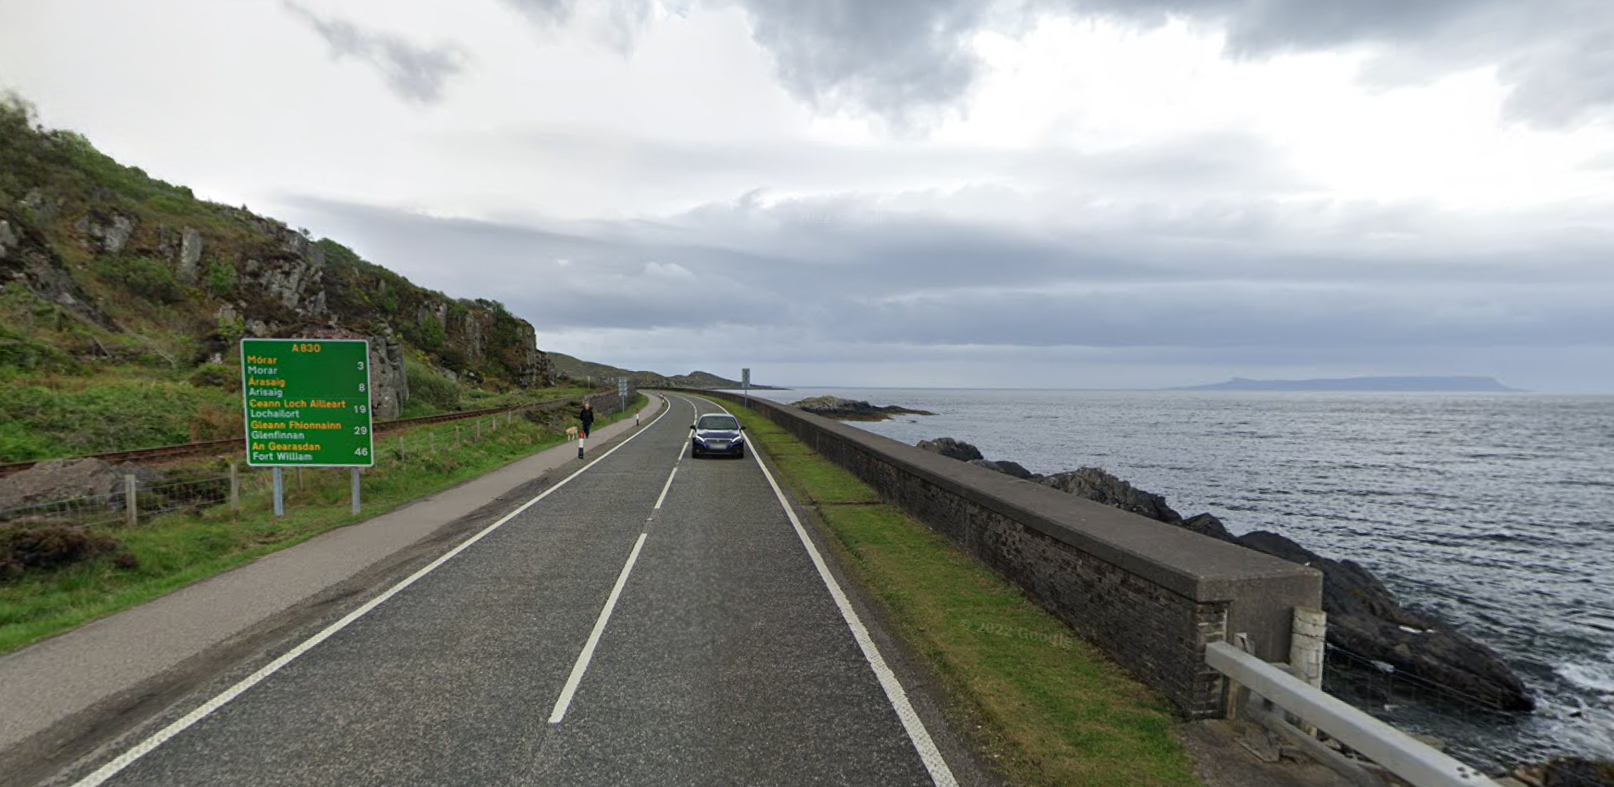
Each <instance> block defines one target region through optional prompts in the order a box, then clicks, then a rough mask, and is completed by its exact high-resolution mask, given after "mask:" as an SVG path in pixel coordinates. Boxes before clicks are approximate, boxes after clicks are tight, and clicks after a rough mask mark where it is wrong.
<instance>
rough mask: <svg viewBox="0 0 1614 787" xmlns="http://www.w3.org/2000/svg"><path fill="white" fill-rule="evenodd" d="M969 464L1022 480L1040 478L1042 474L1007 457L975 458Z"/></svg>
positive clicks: (1038, 479)
mask: <svg viewBox="0 0 1614 787" xmlns="http://www.w3.org/2000/svg"><path fill="white" fill-rule="evenodd" d="M970 464H972V465H975V466H977V467H984V468H986V469H988V470H993V471H996V472H999V473H1002V474H1004V475H1011V476H1014V477H1015V478H1018V479H1020V480H1022V481H1040V480H1042V476H1040V475H1037V474H1036V473H1033V472H1031V471H1030V470H1027V469H1025V468H1024V467H1021V466H1020V465H1019V463H1017V462H1010V461H1009V460H1007V459H998V460H995V461H994V460H991V459H976V460H974V461H972V462H970Z"/></svg>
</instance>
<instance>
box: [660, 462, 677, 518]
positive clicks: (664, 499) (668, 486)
mask: <svg viewBox="0 0 1614 787" xmlns="http://www.w3.org/2000/svg"><path fill="white" fill-rule="evenodd" d="M677 477H678V468H676V467H674V468H673V469H672V472H671V473H669V474H668V475H667V484H666V485H665V486H663V487H662V488H661V496H660V497H658V498H656V510H657V511H660V510H661V504H662V503H665V502H667V490H669V489H672V482H673V479H674V478H677Z"/></svg>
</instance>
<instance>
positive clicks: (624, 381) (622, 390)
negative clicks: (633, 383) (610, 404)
mask: <svg viewBox="0 0 1614 787" xmlns="http://www.w3.org/2000/svg"><path fill="white" fill-rule="evenodd" d="M616 395H617V398H618V399H621V400H622V409H623V410H624V411H626V410H627V409H628V378H626V377H618V378H616Z"/></svg>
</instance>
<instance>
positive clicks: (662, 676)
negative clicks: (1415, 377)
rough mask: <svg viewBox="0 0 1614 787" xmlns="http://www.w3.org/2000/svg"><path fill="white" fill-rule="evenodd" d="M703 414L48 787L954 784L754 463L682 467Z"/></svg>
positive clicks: (588, 472)
mask: <svg viewBox="0 0 1614 787" xmlns="http://www.w3.org/2000/svg"><path fill="white" fill-rule="evenodd" d="M719 409H720V407H719V406H718V405H716V404H713V403H711V402H707V401H704V400H699V399H692V398H688V397H683V396H680V395H671V396H669V407H668V408H666V409H665V410H663V412H662V413H661V414H660V415H658V416H657V419H656V420H655V421H654V422H652V423H651V424H649V425H647V426H646V427H645V428H644V429H643V430H641V431H639V432H637V433H636V434H634V435H633V437H631V438H630V439H628V440H627V441H625V442H622V443H619V444H617V445H616V446H615V447H614V448H612V449H610V450H609V452H606V451H600V452H599V453H600V455H599V456H590V457H589V458H588V461H587V463H586V464H585V465H580V469H579V471H578V472H577V473H575V474H573V475H570V476H568V477H566V478H565V480H563V481H561V482H559V483H557V484H556V485H554V486H551V487H550V488H549V489H547V490H546V491H545V492H544V493H543V494H541V495H539V496H538V497H536V498H534V499H533V500H531V501H529V502H528V503H527V504H525V505H524V506H523V507H521V508H519V509H517V510H516V511H515V512H512V513H511V514H510V515H508V516H506V517H504V518H501V519H500V520H498V521H497V522H495V523H494V524H493V525H492V526H490V527H489V528H488V529H487V530H484V531H482V532H481V533H480V534H479V535H478V536H476V537H473V538H472V539H471V540H469V541H467V542H464V543H462V544H461V546H459V547H458V548H456V549H455V551H453V552H450V553H448V554H446V555H445V556H444V557H442V558H439V559H438V560H437V561H435V562H433V563H431V564H429V565H428V566H426V567H425V568H423V569H421V570H420V571H418V572H416V573H415V574H413V575H411V576H410V577H408V578H407V579H404V580H403V581H402V582H401V583H399V584H398V585H397V586H395V587H394V588H392V589H390V590H388V591H387V592H385V593H382V594H381V595H379V596H377V597H376V598H375V599H372V600H371V601H370V602H368V603H367V604H365V605H364V606H362V607H359V608H358V609H356V610H354V611H353V612H351V613H349V614H348V615H347V616H346V617H344V618H342V619H341V620H339V621H337V622H335V623H333V624H331V626H329V627H327V628H325V629H324V630H322V631H321V632H320V633H319V634H318V635H316V636H315V637H313V638H310V639H309V640H306V641H302V642H301V643H288V648H289V649H288V650H287V651H286V652H285V653H284V654H283V655H281V656H280V658H279V659H277V660H276V661H274V662H271V663H269V664H267V665H266V666H264V667H263V668H262V669H260V670H258V671H257V672H256V673H254V674H253V675H252V676H249V677H247V678H246V679H244V680H241V681H239V682H237V683H235V684H234V685H232V686H229V687H228V689H227V690H226V691H224V692H222V693H220V694H218V695H216V696H213V697H212V698H211V699H207V700H206V701H205V702H201V701H200V699H201V698H199V699H198V702H196V703H192V705H196V706H198V707H196V708H195V709H194V710H191V711H190V712H189V713H188V714H187V715H185V716H183V717H180V718H175V719H172V721H171V722H170V721H169V720H167V719H165V720H164V723H165V724H166V726H165V727H162V728H161V729H158V725H157V724H150V725H147V727H146V728H145V729H142V730H140V731H139V733H138V734H136V735H130V736H127V737H126V739H125V740H123V741H120V742H119V743H118V744H117V745H115V746H111V747H108V748H107V749H106V750H105V751H103V752H102V753H101V754H100V755H98V756H97V757H96V758H94V761H93V762H90V763H88V764H86V765H85V766H83V767H81V768H79V769H77V770H76V771H75V772H74V773H72V774H71V777H70V779H69V780H66V781H64V782H63V783H67V784H84V785H92V784H109V785H218V784H286V785H326V784H328V785H401V784H477V785H481V784H555V785H706V784H780V785H785V784H856V785H864V784H868V785H876V784H877V785H928V784H952V783H955V777H954V775H953V771H952V770H951V769H950V767H949V763H948V762H946V761H945V760H944V758H943V757H942V755H941V754H939V753H938V751H937V746H936V744H935V743H933V737H932V736H933V734H935V733H937V732H942V733H943V734H944V735H948V736H950V733H947V732H946V731H940V730H937V729H935V727H936V726H937V725H936V724H935V722H934V721H932V723H931V725H930V727H929V728H927V726H926V725H925V724H924V723H923V722H921V721H920V718H919V716H918V715H917V714H915V713H914V712H913V710H912V708H911V707H910V701H909V697H908V692H909V691H910V690H911V689H906V688H905V687H904V686H903V685H901V684H900V683H899V682H898V680H897V678H896V677H895V676H894V675H893V673H892V672H891V671H890V670H889V669H888V668H887V667H886V664H885V661H884V658H885V657H884V655H882V653H881V651H880V650H879V648H877V647H876V645H875V643H876V642H877V641H879V640H881V639H882V637H879V636H876V637H873V638H871V637H870V636H869V634H868V633H867V631H866V630H865V628H864V627H865V625H866V624H867V623H871V622H872V621H866V620H862V619H860V618H859V617H858V616H857V614H856V613H855V612H853V606H852V605H850V604H848V603H847V602H846V599H845V598H844V596H843V595H842V591H841V589H840V587H839V585H838V584H837V583H836V582H835V580H834V579H833V576H832V573H831V572H829V571H828V570H827V569H826V568H825V566H824V564H823V562H822V558H821V557H820V556H819V555H818V554H817V552H816V549H815V548H814V547H813V546H812V542H811V539H810V538H808V537H807V534H806V532H805V531H804V530H803V529H802V525H801V523H799V522H797V521H794V515H793V514H791V513H790V511H789V507H788V505H787V504H785V502H784V499H783V497H782V496H780V495H778V493H777V490H776V487H775V486H774V485H773V483H772V481H771V480H770V478H769V476H768V474H767V471H766V468H765V467H764V465H763V464H762V463H761V462H759V461H758V460H757V458H756V457H755V455H754V452H749V453H748V454H747V456H746V457H745V458H744V459H741V460H732V459H700V460H694V459H691V458H690V457H689V455H688V450H687V444H688V435H689V431H688V429H689V424H690V423H691V422H692V420H693V417H694V415H695V413H696V412H711V411H717V410H719ZM175 713H176V714H177V713H178V711H176V712H175ZM949 740H950V737H949ZM943 748H944V749H948V748H950V746H943ZM955 759H956V755H955Z"/></svg>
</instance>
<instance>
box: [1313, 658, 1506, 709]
mask: <svg viewBox="0 0 1614 787" xmlns="http://www.w3.org/2000/svg"><path fill="white" fill-rule="evenodd" d="M1325 659H1326V669H1324V671H1323V688H1324V689H1325V690H1326V691H1327V692H1328V693H1330V694H1334V695H1336V696H1339V697H1340V698H1342V699H1345V700H1346V701H1348V702H1351V703H1352V704H1354V705H1358V706H1361V707H1384V706H1387V705H1390V704H1393V703H1397V702H1415V703H1417V704H1419V705H1423V706H1425V707H1427V708H1429V709H1431V710H1436V711H1440V712H1445V713H1473V712H1476V711H1478V712H1495V713H1498V714H1501V713H1505V706H1504V705H1503V703H1502V700H1501V699H1500V698H1498V697H1487V696H1483V695H1479V694H1474V693H1472V692H1466V691H1462V690H1460V689H1456V688H1452V687H1451V686H1446V685H1443V684H1441V683H1437V682H1435V681H1432V680H1429V679H1427V678H1423V677H1420V676H1418V675H1413V674H1411V673H1408V672H1405V671H1402V670H1398V669H1396V668H1395V666H1394V665H1392V664H1387V663H1385V662H1383V661H1379V660H1377V659H1372V658H1369V657H1367V656H1364V655H1362V654H1360V653H1355V652H1352V651H1350V650H1346V649H1345V648H1341V647H1339V646H1337V645H1329V646H1328V647H1327V652H1326V656H1325Z"/></svg>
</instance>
